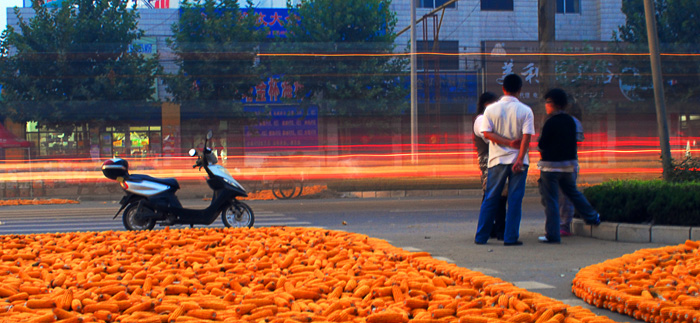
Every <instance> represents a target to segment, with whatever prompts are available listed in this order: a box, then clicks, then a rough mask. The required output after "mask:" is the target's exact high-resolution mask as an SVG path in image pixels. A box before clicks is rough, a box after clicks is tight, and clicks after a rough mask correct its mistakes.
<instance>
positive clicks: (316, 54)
mask: <svg viewBox="0 0 700 323" xmlns="http://www.w3.org/2000/svg"><path fill="white" fill-rule="evenodd" d="M256 55H257V56H259V57H310V58H317V57H408V56H412V55H415V56H425V55H430V56H494V54H492V53H490V52H488V53H486V52H463V53H442V52H419V53H340V54H333V53H258V54H256ZM649 55H650V53H614V52H596V53H569V52H567V53H508V56H563V57H587V56H632V57H648V56H649ZM660 55H661V56H669V57H698V56H700V53H661V54H660ZM502 56H505V55H502Z"/></svg>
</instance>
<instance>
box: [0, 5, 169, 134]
mask: <svg viewBox="0 0 700 323" xmlns="http://www.w3.org/2000/svg"><path fill="white" fill-rule="evenodd" d="M32 8H33V9H34V12H35V13H36V15H35V16H34V17H32V18H30V19H29V20H28V21H27V20H25V19H24V18H23V17H21V16H20V12H19V9H15V14H16V15H18V16H20V21H19V29H20V30H19V31H16V30H15V29H14V28H12V27H8V28H7V30H5V31H4V32H3V34H2V37H1V39H0V55H1V56H2V70H0V84H2V85H3V95H2V101H1V102H0V115H3V116H5V117H10V118H11V119H13V120H14V121H17V122H26V121H37V122H39V123H40V124H41V125H45V126H49V127H53V128H62V129H65V130H67V131H69V129H72V128H73V126H75V125H80V124H84V123H85V122H87V121H92V120H113V119H118V118H121V117H124V116H129V115H131V114H133V113H135V112H136V111H138V107H139V106H143V105H146V104H147V103H148V102H150V101H154V94H155V87H154V86H155V79H156V76H157V74H158V73H159V71H160V65H159V64H158V58H157V57H150V58H149V57H146V56H145V55H144V54H142V53H139V50H138V49H139V48H138V45H133V43H134V41H136V40H138V39H139V38H140V37H141V36H142V35H143V31H141V30H138V29H137V20H138V17H139V15H138V12H137V11H136V10H132V9H129V8H127V6H126V1H121V0H67V1H64V2H63V3H62V4H61V6H60V7H58V8H47V7H44V6H42V5H41V4H40V1H34V2H33V6H32Z"/></svg>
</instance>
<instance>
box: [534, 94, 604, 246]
mask: <svg viewBox="0 0 700 323" xmlns="http://www.w3.org/2000/svg"><path fill="white" fill-rule="evenodd" d="M544 99H545V108H546V110H547V120H546V121H545V123H544V126H543V127H542V133H541V134H540V139H539V143H538V145H537V146H538V147H539V150H540V155H541V156H542V157H541V159H540V161H539V163H538V164H537V166H538V168H539V169H540V182H541V194H542V199H543V201H544V202H545V215H546V217H547V219H546V222H545V232H546V235H545V236H542V237H539V241H540V242H544V243H560V242H561V236H560V226H559V225H560V218H559V201H558V200H559V196H558V195H559V188H561V191H562V193H564V195H566V197H568V198H569V200H571V202H572V203H573V204H574V207H575V208H576V211H578V212H579V213H580V214H581V215H582V217H583V219H584V221H585V222H586V224H591V225H598V224H600V215H599V214H598V212H596V210H595V209H594V208H593V206H591V204H590V203H589V202H588V200H586V197H585V196H583V194H582V193H581V192H580V191H579V190H578V189H577V188H576V179H575V177H574V171H575V169H576V168H577V167H578V154H577V151H576V122H575V121H574V118H573V117H571V116H570V115H568V114H566V113H565V112H564V108H566V105H567V103H568V101H567V97H566V92H564V90H562V89H552V90H550V91H549V92H547V94H545V96H544Z"/></svg>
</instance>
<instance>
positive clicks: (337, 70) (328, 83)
mask: <svg viewBox="0 0 700 323" xmlns="http://www.w3.org/2000/svg"><path fill="white" fill-rule="evenodd" d="M390 4H391V0H302V1H301V3H300V4H299V5H298V6H296V7H292V5H291V4H290V3H289V2H288V5H287V7H288V9H289V10H290V19H289V21H288V22H287V37H286V39H285V40H284V42H282V43H280V44H278V46H276V47H275V48H274V51H277V52H282V53H294V54H316V55H313V56H306V57H304V56H301V57H299V56H296V57H292V58H287V59H275V61H274V62H273V63H272V64H270V65H271V66H274V67H275V69H276V70H279V71H282V72H283V73H284V74H285V77H286V79H287V80H289V81H290V82H291V81H294V82H298V83H300V84H301V85H303V89H301V90H300V88H297V89H296V90H297V92H298V93H297V96H299V97H301V98H302V99H303V100H304V102H306V103H309V102H313V103H316V104H318V105H319V107H320V108H321V110H320V113H321V114H337V115H367V114H376V115H383V114H396V113H398V112H401V111H402V110H403V109H405V108H406V100H405V97H406V95H407V94H408V92H407V90H406V89H405V88H404V84H403V81H402V79H401V76H402V75H404V72H405V71H406V67H407V60H406V59H403V58H397V57H396V56H393V55H391V54H392V53H394V48H395V45H394V40H395V39H396V33H395V31H394V28H395V26H396V16H395V13H394V12H393V11H391V10H390V8H389V7H390ZM356 54H359V56H356Z"/></svg>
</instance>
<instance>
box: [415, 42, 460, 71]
mask: <svg viewBox="0 0 700 323" xmlns="http://www.w3.org/2000/svg"><path fill="white" fill-rule="evenodd" d="M416 46H417V47H418V52H419V53H436V52H437V53H443V54H457V53H459V41H456V40H441V41H438V44H437V47H435V42H434V41H424V40H423V41H417V42H416ZM418 57H419V58H418V62H417V63H418V64H417V65H418V69H419V70H438V69H439V70H443V71H444V70H459V56H458V55H420V56H418Z"/></svg>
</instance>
